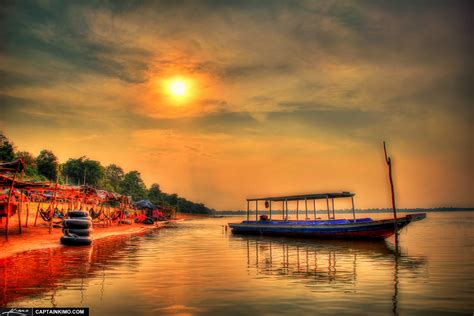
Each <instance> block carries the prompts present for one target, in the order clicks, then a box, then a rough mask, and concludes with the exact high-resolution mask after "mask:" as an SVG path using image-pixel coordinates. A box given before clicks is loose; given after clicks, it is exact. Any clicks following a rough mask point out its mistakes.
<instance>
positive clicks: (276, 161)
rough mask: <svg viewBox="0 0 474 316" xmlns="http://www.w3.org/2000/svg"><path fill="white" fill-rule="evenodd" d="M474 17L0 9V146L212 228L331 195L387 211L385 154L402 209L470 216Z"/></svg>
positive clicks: (405, 12) (376, 6) (369, 7)
mask: <svg viewBox="0 0 474 316" xmlns="http://www.w3.org/2000/svg"><path fill="white" fill-rule="evenodd" d="M472 9H473V8H472V3H470V2H469V1H466V2H462V1H97V2H96V1H46V0H43V1H2V2H1V3H0V130H1V131H3V133H4V134H6V136H7V137H8V138H9V139H10V140H12V141H13V142H14V144H15V146H16V147H17V149H19V150H27V151H30V152H31V153H33V154H34V155H37V154H38V153H39V151H40V150H41V149H45V148H46V149H51V150H52V151H53V152H54V153H55V154H56V155H57V156H58V157H59V159H60V161H62V162H64V161H66V160H67V159H68V158H78V157H80V156H83V155H86V156H87V157H89V158H90V159H94V160H99V161H100V162H101V163H102V164H103V165H107V164H110V163H116V164H118V165H120V166H122V167H123V168H124V169H125V171H130V170H138V171H140V172H141V174H142V177H143V179H144V181H145V183H146V184H147V185H151V184H152V183H155V182H156V183H159V184H160V186H161V188H162V190H163V191H165V192H168V193H172V192H175V193H178V194H179V195H180V196H184V197H186V198H188V199H190V200H193V201H197V202H203V203H205V204H206V205H208V206H210V207H212V208H216V209H219V210H220V209H243V208H245V205H246V204H245V199H246V198H250V197H258V196H272V195H287V194H300V193H301V194H302V193H320V192H321V193H322V192H331V191H351V192H355V193H356V207H358V208H368V207H390V206H391V202H390V191H389V184H388V175H387V168H386V165H385V160H384V154H383V147H382V141H383V140H385V141H387V144H388V150H389V155H390V156H391V157H392V160H393V172H394V180H395V187H396V197H397V203H398V206H399V207H407V208H410V207H437V206H459V207H465V206H473V205H474V190H473V174H474V170H473V157H474V151H473V134H474V133H473V109H472V108H473V99H474V98H473V88H472V87H473V86H474V85H473V83H474V80H473V67H472V56H473V55H474V52H473V51H474V50H473V41H472V27H471V22H470V21H472V20H473V10H472ZM176 82H178V83H180V84H182V85H183V86H184V87H185V88H183V89H184V90H185V91H184V92H183V91H181V92H183V93H182V95H176V93H175V94H173V91H172V88H171V85H173V84H174V83H176ZM338 206H339V207H346V206H347V205H346V204H344V203H341V204H339V205H337V204H336V208H337V207H338Z"/></svg>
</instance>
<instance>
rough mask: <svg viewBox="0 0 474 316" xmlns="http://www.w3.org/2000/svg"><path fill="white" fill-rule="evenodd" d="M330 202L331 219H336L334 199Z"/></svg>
mask: <svg viewBox="0 0 474 316" xmlns="http://www.w3.org/2000/svg"><path fill="white" fill-rule="evenodd" d="M331 202H332V219H336V214H335V213H334V198H332V199H331Z"/></svg>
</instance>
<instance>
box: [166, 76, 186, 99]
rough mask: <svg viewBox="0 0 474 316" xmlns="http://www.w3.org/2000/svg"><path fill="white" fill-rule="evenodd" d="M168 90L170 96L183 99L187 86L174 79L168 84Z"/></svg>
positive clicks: (183, 82)
mask: <svg viewBox="0 0 474 316" xmlns="http://www.w3.org/2000/svg"><path fill="white" fill-rule="evenodd" d="M168 90H169V92H170V94H171V95H172V96H175V97H184V96H186V94H187V92H188V85H187V84H186V82H185V81H184V80H180V79H175V80H172V81H171V82H170V83H169V86H168Z"/></svg>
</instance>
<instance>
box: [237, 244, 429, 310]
mask: <svg viewBox="0 0 474 316" xmlns="http://www.w3.org/2000/svg"><path fill="white" fill-rule="evenodd" d="M232 238H235V239H236V240H241V241H242V242H244V243H246V247H247V268H248V269H250V270H254V271H255V272H256V274H257V275H259V276H265V277H276V278H288V279H291V280H295V281H297V282H299V283H303V284H304V285H305V286H307V287H310V288H311V289H312V291H321V290H323V291H325V292H344V293H353V292H356V289H357V287H356V285H357V282H358V271H359V270H360V269H363V270H365V272H367V269H373V268H374V267H373V266H374V265H375V266H383V271H384V273H386V271H387V270H388V271H390V267H392V268H391V270H392V273H393V278H392V280H391V282H390V283H388V284H387V286H391V287H392V288H393V290H392V312H393V314H394V315H398V302H399V283H400V282H399V278H400V273H403V274H404V275H407V274H408V275H409V277H412V278H413V277H418V276H420V275H425V274H426V269H425V268H426V263H427V259H426V258H425V257H411V256H408V255H406V254H405V253H403V250H400V249H399V250H398V251H396V250H395V249H394V248H393V247H392V246H391V245H389V244H387V243H385V242H363V241H358V242H350V241H327V240H325V241H321V242H318V241H313V240H311V241H308V240H304V239H301V240H299V239H282V238H272V237H255V236H232ZM369 264H370V267H367V266H368V265H369ZM374 275H376V273H375V272H374Z"/></svg>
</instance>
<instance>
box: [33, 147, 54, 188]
mask: <svg viewBox="0 0 474 316" xmlns="http://www.w3.org/2000/svg"><path fill="white" fill-rule="evenodd" d="M36 166H37V167H36V168H37V170H38V174H39V175H42V176H44V177H46V179H48V180H50V181H53V182H54V181H56V177H57V175H58V169H59V163H58V158H57V157H56V156H55V155H54V154H53V152H52V151H51V150H46V149H43V150H42V151H41V152H40V154H39V155H38V157H36Z"/></svg>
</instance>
